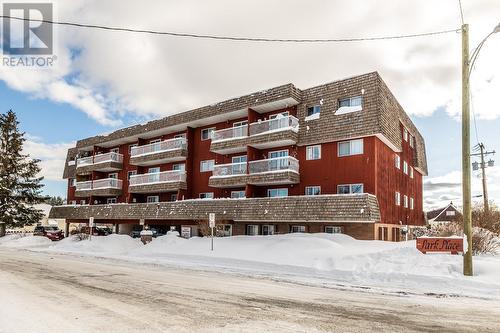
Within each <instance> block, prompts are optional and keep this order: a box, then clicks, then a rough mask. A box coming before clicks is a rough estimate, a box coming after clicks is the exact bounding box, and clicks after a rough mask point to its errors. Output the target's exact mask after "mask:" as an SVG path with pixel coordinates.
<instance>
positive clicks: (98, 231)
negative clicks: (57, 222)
mask: <svg viewBox="0 0 500 333" xmlns="http://www.w3.org/2000/svg"><path fill="white" fill-rule="evenodd" d="M80 233H83V234H89V233H90V228H89V227H88V226H84V227H81V228H80ZM112 233H113V232H112V231H111V229H110V228H109V227H107V226H100V225H98V226H95V227H93V228H92V236H107V235H111V234H112Z"/></svg>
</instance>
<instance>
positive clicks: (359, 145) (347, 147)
mask: <svg viewBox="0 0 500 333" xmlns="http://www.w3.org/2000/svg"><path fill="white" fill-rule="evenodd" d="M359 154H363V139H358V140H351V141H344V142H339V143H338V156H339V157H342V156H351V155H359Z"/></svg>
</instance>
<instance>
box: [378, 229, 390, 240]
mask: <svg viewBox="0 0 500 333" xmlns="http://www.w3.org/2000/svg"><path fill="white" fill-rule="evenodd" d="M388 238H389V235H388V230H387V227H378V240H382V241H385V240H388Z"/></svg>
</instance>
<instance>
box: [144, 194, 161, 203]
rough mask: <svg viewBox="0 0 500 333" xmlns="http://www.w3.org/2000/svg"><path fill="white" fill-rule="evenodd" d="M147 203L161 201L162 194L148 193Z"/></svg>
mask: <svg viewBox="0 0 500 333" xmlns="http://www.w3.org/2000/svg"><path fill="white" fill-rule="evenodd" d="M146 202H147V203H155V202H160V196H158V195H148V196H147V198H146Z"/></svg>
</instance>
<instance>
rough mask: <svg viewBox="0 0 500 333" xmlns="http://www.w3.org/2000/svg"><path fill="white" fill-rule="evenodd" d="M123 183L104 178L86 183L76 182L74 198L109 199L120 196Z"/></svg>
mask: <svg viewBox="0 0 500 333" xmlns="http://www.w3.org/2000/svg"><path fill="white" fill-rule="evenodd" d="M122 186H123V182H122V181H121V180H120V179H116V178H104V179H98V180H93V181H92V180H91V181H86V182H77V183H76V191H75V196H77V197H89V196H95V197H109V196H117V195H121V194H122Z"/></svg>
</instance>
